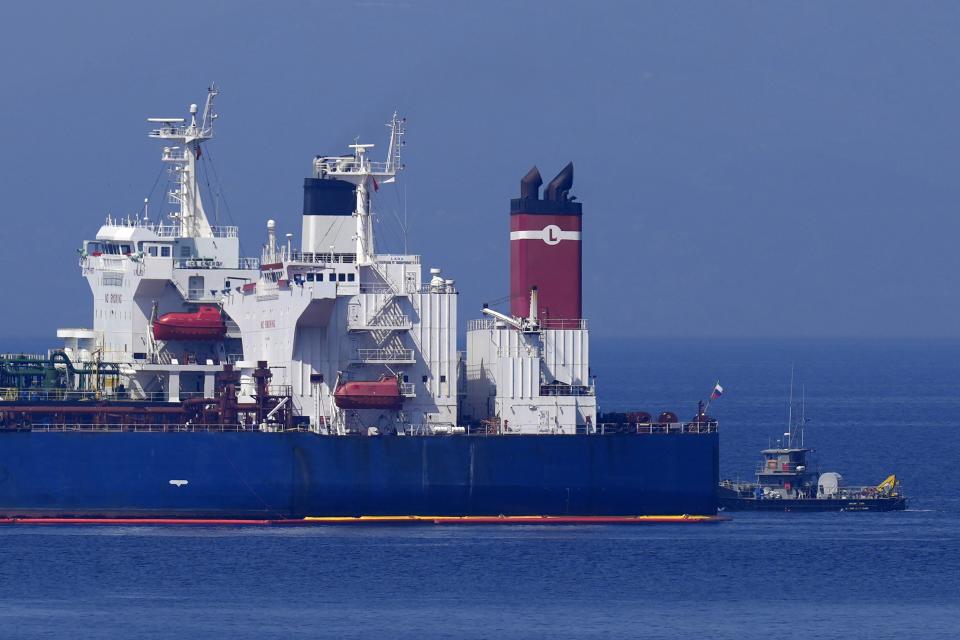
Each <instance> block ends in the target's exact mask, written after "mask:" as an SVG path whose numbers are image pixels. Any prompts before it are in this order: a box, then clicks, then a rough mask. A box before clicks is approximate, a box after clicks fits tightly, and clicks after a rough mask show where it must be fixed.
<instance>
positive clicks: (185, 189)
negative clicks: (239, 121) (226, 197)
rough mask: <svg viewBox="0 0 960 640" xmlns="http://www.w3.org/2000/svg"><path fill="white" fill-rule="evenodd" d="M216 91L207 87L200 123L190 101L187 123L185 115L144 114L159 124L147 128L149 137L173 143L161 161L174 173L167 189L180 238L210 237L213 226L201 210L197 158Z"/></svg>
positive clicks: (210, 120) (208, 133) (210, 126)
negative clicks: (173, 178) (152, 127)
mask: <svg viewBox="0 0 960 640" xmlns="http://www.w3.org/2000/svg"><path fill="white" fill-rule="evenodd" d="M219 93H220V91H219V90H218V89H217V88H216V86H215V85H210V88H209V89H207V101H206V104H205V105H204V107H203V115H202V116H201V117H200V123H199V124H198V123H197V112H198V108H197V105H196V104H191V105H190V123H189V124H186V119H185V118H147V122H152V123H156V124H159V125H160V127H159V128H157V129H153V130H152V131H150V134H149V136H150V137H151V138H160V139H161V140H170V141H172V142H175V143H176V144H175V145H171V146H167V147H164V148H163V156H162V158H163V161H164V162H166V163H168V164H169V165H170V170H171V172H172V173H173V174H174V176H176V187H175V188H174V189H172V190H170V192H169V193H168V195H169V198H170V199H169V202H170V203H171V204H176V205H179V207H180V208H179V211H175V212H173V213H171V214H170V217H171V218H173V219H174V220H176V221H177V226H178V227H179V229H178V235H179V236H180V237H182V238H212V237H213V229H212V228H211V227H210V222H209V221H208V220H207V214H206V213H205V212H204V210H203V201H202V200H201V198H200V189H199V186H198V183H197V160H199V159H200V156H201V155H202V154H203V151H202V149H201V145H202V143H204V142H206V141H207V140H209V139H211V138H212V137H213V121H214V120H216V119H217V114H216V112H214V110H213V101H214V98H216V97H217V95H218V94H219Z"/></svg>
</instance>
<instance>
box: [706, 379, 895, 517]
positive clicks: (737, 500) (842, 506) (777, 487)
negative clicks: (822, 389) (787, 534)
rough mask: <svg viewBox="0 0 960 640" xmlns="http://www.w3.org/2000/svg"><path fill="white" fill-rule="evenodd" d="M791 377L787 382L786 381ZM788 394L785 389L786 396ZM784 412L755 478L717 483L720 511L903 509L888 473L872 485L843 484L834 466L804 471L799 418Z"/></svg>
mask: <svg viewBox="0 0 960 640" xmlns="http://www.w3.org/2000/svg"><path fill="white" fill-rule="evenodd" d="M792 386H793V385H792V383H791V387H792ZM792 395H793V392H792V389H791V396H792ZM790 405H791V409H790V418H789V419H788V425H789V427H788V429H787V432H786V433H784V434H783V437H784V439H783V440H782V441H778V442H777V446H775V447H770V448H768V449H764V450H763V451H762V454H763V461H762V463H761V465H760V467H759V468H758V469H757V473H756V482H735V481H732V480H724V481H722V482H721V483H720V487H719V493H718V503H719V506H720V509H722V510H725V511H903V510H904V509H906V508H907V499H906V497H905V496H904V495H903V494H902V493H901V491H900V483H899V481H898V480H897V476H895V475H890V476H888V477H887V479H886V480H884V481H883V482H881V483H880V484H878V485H876V486H867V487H846V486H843V484H842V482H843V476H841V475H840V474H839V473H836V472H832V471H830V472H825V473H818V472H816V471H810V470H809V467H808V465H807V454H809V453H810V452H812V451H813V449H809V448H806V447H804V444H803V431H804V423H805V420H804V418H803V417H802V413H801V418H800V420H799V424H794V422H793V400H792V397H791V402H790Z"/></svg>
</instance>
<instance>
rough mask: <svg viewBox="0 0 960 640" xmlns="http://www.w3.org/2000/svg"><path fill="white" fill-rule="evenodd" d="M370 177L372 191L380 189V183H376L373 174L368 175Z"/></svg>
mask: <svg viewBox="0 0 960 640" xmlns="http://www.w3.org/2000/svg"><path fill="white" fill-rule="evenodd" d="M370 178H371V179H372V180H373V190H374V192H377V191H380V185H379V184H377V179H376V178H374V177H373V176H370Z"/></svg>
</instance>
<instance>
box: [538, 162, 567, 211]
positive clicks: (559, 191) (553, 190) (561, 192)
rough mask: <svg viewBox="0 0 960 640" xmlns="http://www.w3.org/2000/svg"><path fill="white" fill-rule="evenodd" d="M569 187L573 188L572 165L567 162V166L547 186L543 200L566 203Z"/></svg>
mask: <svg viewBox="0 0 960 640" xmlns="http://www.w3.org/2000/svg"><path fill="white" fill-rule="evenodd" d="M571 187H573V163H572V162H568V163H567V166H565V167H564V168H563V169H561V170H560V173H558V174H557V177H556V178H554V179H553V180H551V181H550V184H548V185H547V188H546V190H545V191H544V193H543V199H544V200H552V201H560V202H566V201H567V199H568V198H567V194H569V193H570V188H571Z"/></svg>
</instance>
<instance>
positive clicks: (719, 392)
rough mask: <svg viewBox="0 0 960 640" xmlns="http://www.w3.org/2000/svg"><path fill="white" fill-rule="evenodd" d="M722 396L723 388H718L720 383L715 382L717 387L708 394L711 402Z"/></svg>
mask: <svg viewBox="0 0 960 640" xmlns="http://www.w3.org/2000/svg"><path fill="white" fill-rule="evenodd" d="M722 395H723V387H721V386H720V381H719V380H717V386H715V387H714V388H713V393H711V394H710V399H711V400H716V399H717V398H719V397H720V396H722Z"/></svg>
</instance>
